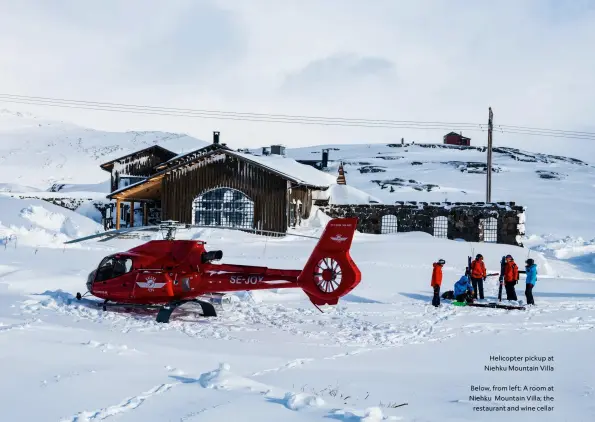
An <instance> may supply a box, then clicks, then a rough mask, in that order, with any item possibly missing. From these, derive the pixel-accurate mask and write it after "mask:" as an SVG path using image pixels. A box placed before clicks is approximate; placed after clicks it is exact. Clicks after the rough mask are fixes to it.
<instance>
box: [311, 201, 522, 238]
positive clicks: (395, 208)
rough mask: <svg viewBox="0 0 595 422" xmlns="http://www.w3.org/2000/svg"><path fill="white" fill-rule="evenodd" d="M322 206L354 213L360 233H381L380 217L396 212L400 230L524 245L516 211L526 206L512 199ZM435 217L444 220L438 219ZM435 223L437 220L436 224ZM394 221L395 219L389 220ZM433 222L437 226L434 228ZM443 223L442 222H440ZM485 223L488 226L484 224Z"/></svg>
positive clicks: (342, 213) (344, 214) (335, 212)
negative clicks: (489, 224)
mask: <svg viewBox="0 0 595 422" xmlns="http://www.w3.org/2000/svg"><path fill="white" fill-rule="evenodd" d="M319 205H322V206H321V210H322V211H323V212H324V213H326V214H328V215H329V216H331V217H333V218H337V217H357V218H358V219H359V221H358V227H357V229H358V230H359V231H361V232H363V233H373V234H380V233H382V217H384V216H389V215H391V216H396V217H397V222H398V231H399V232H410V231H422V232H426V233H429V234H432V235H436V234H438V235H440V234H439V233H435V230H438V231H442V235H443V236H444V235H446V236H445V237H447V238H448V239H463V240H466V241H468V242H478V241H481V240H483V239H486V240H490V238H491V239H493V240H494V241H497V243H503V244H509V245H516V246H521V247H522V246H523V245H522V243H521V242H520V241H519V240H517V239H519V238H520V236H523V235H524V234H525V233H524V225H522V224H521V223H520V220H519V214H521V213H522V212H524V210H525V208H524V207H522V206H519V205H516V204H515V203H514V202H509V203H504V202H502V203H500V202H499V203H495V204H485V203H483V202H475V203H473V202H455V203H450V202H445V203H439V202H432V203H427V202H397V203H395V204H394V205H384V204H378V205H375V204H371V205H323V204H319ZM436 217H445V218H446V221H444V218H443V221H442V222H437V220H435V218H436ZM488 218H494V219H495V220H496V225H495V226H494V227H493V229H488V228H486V229H485V230H483V229H482V225H483V224H484V220H485V219H488ZM435 223H437V224H435ZM392 224H393V225H394V223H392ZM435 225H436V228H435ZM441 225H442V226H441ZM486 227H487V226H486Z"/></svg>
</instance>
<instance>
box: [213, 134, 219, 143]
mask: <svg viewBox="0 0 595 422" xmlns="http://www.w3.org/2000/svg"><path fill="white" fill-rule="evenodd" d="M213 143H214V144H218V143H219V132H213Z"/></svg>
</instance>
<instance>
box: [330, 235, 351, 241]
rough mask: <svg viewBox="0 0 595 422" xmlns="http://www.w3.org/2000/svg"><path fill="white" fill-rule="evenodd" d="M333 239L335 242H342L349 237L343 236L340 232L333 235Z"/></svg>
mask: <svg viewBox="0 0 595 422" xmlns="http://www.w3.org/2000/svg"><path fill="white" fill-rule="evenodd" d="M331 240H334V241H335V242H339V243H341V242H344V241H346V240H347V237H345V236H341V235H340V234H336V235H334V236H333V237H331Z"/></svg>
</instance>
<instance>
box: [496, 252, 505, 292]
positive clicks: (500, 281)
mask: <svg viewBox="0 0 595 422" xmlns="http://www.w3.org/2000/svg"><path fill="white" fill-rule="evenodd" d="M505 266H506V257H505V256H503V257H502V259H501V260H500V279H499V280H498V281H499V283H500V285H499V286H498V302H502V285H503V284H504V267H505Z"/></svg>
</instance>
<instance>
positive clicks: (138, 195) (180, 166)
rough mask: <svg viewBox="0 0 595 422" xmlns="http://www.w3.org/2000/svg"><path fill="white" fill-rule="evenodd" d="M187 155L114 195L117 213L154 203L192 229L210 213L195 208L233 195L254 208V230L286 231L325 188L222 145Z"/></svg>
mask: <svg viewBox="0 0 595 422" xmlns="http://www.w3.org/2000/svg"><path fill="white" fill-rule="evenodd" d="M188 156H190V157H192V158H191V159H189V158H186V157H184V159H182V160H178V159H176V160H172V161H170V162H169V163H168V165H167V166H163V165H161V166H158V168H162V169H163V170H161V171H158V172H157V173H155V174H152V175H151V176H149V177H147V178H146V179H144V180H143V181H142V182H140V183H137V184H136V185H133V186H130V187H126V188H123V189H119V190H117V191H114V192H112V194H110V195H109V196H108V198H112V199H115V200H116V202H117V208H119V207H120V205H119V204H120V203H122V202H129V203H131V204H133V203H134V202H135V201H136V202H137V203H138V202H145V203H146V202H147V201H151V202H152V203H154V204H158V205H159V206H160V215H161V220H174V221H178V222H181V223H186V224H192V223H195V221H194V220H195V218H193V217H194V216H195V215H197V216H200V218H203V217H204V216H205V215H206V214H207V213H211V211H208V212H207V211H201V212H202V214H199V213H198V212H196V214H195V211H194V208H193V207H194V206H197V207H198V208H197V209H199V208H200V207H201V206H204V205H203V204H204V203H205V202H204V200H203V198H204V197H205V194H206V196H208V195H211V194H220V193H224V192H227V191H233V192H237V193H238V194H237V195H236V196H241V197H242V198H244V199H243V201H244V202H245V203H248V205H250V210H249V211H250V213H251V216H250V224H249V228H251V229H257V230H258V229H260V230H269V231H276V232H285V231H287V228H288V227H290V226H295V225H296V224H299V222H300V221H301V220H303V219H305V218H308V217H309V215H310V212H311V209H312V197H313V195H312V191H313V190H316V189H325V188H326V187H316V186H310V185H305V184H304V183H300V182H299V180H297V179H293V178H292V176H289V175H285V174H283V173H280V172H279V171H276V170H274V169H272V168H269V167H267V166H266V165H263V164H262V163H260V162H258V161H255V160H251V159H250V157H246V156H242V155H241V154H237V153H235V152H233V151H232V150H230V149H229V148H227V147H225V146H223V145H217V146H214V147H210V148H204V149H200V150H197V151H195V152H193V153H190V154H188ZM197 204H199V205H197ZM219 205H221V204H219ZM213 213H215V212H214V211H213ZM213 215H214V214H213ZM221 215H224V213H221ZM225 215H226V216H225V217H221V218H227V215H228V214H225ZM230 215H231V214H230ZM219 217H220V216H219ZM209 218H210V217H209ZM143 224H144V221H143ZM202 224H204V223H202ZM221 225H224V224H221ZM241 227H246V228H248V227H247V226H244V225H242V226H241Z"/></svg>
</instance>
